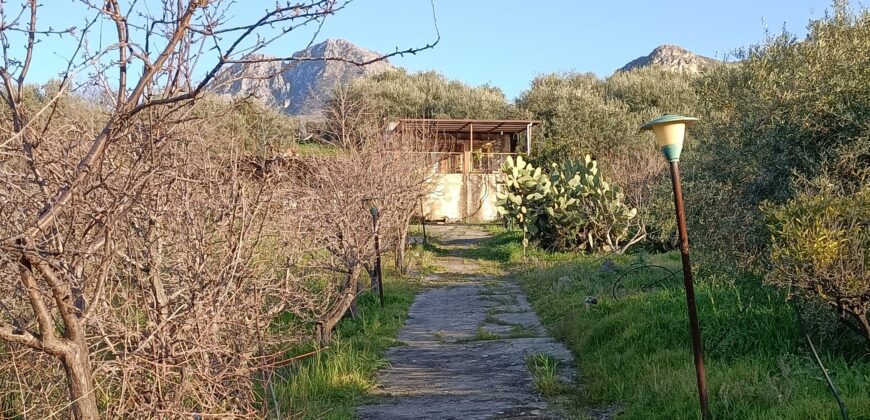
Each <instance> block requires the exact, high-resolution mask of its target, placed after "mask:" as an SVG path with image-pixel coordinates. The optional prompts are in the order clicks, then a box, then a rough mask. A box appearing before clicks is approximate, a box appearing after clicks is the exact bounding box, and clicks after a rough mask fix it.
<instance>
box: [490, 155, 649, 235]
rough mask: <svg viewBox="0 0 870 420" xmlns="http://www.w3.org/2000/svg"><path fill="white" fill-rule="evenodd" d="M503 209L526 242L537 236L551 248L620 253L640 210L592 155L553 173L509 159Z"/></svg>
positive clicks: (504, 169)
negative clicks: (612, 182) (599, 166)
mask: <svg viewBox="0 0 870 420" xmlns="http://www.w3.org/2000/svg"><path fill="white" fill-rule="evenodd" d="M502 173H503V175H504V180H503V183H504V192H503V193H499V194H498V196H497V198H498V202H497V205H498V211H499V213H500V214H502V215H503V216H504V217H506V218H507V219H508V220H510V221H511V222H513V223H514V224H515V225H517V226H519V227H522V229H523V245H524V246H527V245H528V242H529V239H535V240H537V241H538V242H540V243H541V245H542V246H544V247H545V248H549V249H578V250H584V251H587V252H597V251H605V252H609V251H616V250H619V245H620V242H621V241H623V240H624V239H625V238H626V237H627V236H628V234H629V231H630V228H631V222H632V220H633V219H634V218H635V217H636V215H637V210H636V209H633V208H630V207H628V206H627V205H625V203H624V202H623V194H622V192H621V191H620V190H619V188H618V187H616V186H614V185H611V184H610V183H609V182H608V181H607V180H606V179H605V178H604V177H603V175H602V174H601V171H600V170H599V168H598V163H597V162H596V161H595V160H594V159H592V158H591V157H590V156H588V155H587V156H586V157H585V158H584V159H583V160H577V161H567V162H564V163H562V164H561V165H557V164H554V165H552V167H551V169H550V172H549V174H547V173H545V172H543V171H542V170H541V168H535V167H534V166H533V165H531V164H529V163H527V162H525V161H524V160H523V159H522V158H521V157H518V158H517V160H516V161H514V160H513V159H508V160H507V161H506V162H505V164H504V165H503V166H502Z"/></svg>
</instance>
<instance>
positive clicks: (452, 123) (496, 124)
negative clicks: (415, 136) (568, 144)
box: [394, 118, 541, 134]
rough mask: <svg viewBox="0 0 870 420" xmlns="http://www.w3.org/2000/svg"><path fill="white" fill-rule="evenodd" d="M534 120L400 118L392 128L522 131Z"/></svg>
mask: <svg viewBox="0 0 870 420" xmlns="http://www.w3.org/2000/svg"><path fill="white" fill-rule="evenodd" d="M540 123H541V122H540V121H535V120H463V119H436V118H404V119H400V120H399V121H398V122H397V123H396V125H395V127H394V129H400V128H402V129H412V130H413V129H424V130H432V131H435V132H438V133H467V132H469V131H473V132H475V133H496V134H497V133H502V134H517V133H523V132H525V131H526V129H527V128H528V127H529V126H536V125H539V124H540Z"/></svg>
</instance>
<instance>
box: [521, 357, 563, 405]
mask: <svg viewBox="0 0 870 420" xmlns="http://www.w3.org/2000/svg"><path fill="white" fill-rule="evenodd" d="M526 366H527V367H528V368H529V372H531V374H532V380H534V382H535V388H537V389H538V391H539V392H540V393H541V394H542V395H543V396H545V397H553V396H556V395H559V394H562V393H565V392H567V391H569V387H568V386H566V385H565V383H563V382H562V379H561V378H560V377H559V360H558V359H556V358H555V357H553V356H551V355H549V354H546V353H536V354H529V355H526Z"/></svg>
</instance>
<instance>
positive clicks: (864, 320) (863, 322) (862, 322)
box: [855, 312, 870, 346]
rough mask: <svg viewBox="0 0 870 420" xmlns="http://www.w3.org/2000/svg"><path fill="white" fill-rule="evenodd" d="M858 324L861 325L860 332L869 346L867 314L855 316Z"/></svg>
mask: <svg viewBox="0 0 870 420" xmlns="http://www.w3.org/2000/svg"><path fill="white" fill-rule="evenodd" d="M855 318H856V319H857V320H858V324H859V325H861V331H863V332H864V339H866V340H867V345H868V346H870V322H868V321H867V313H866V312H864V313H860V314H855Z"/></svg>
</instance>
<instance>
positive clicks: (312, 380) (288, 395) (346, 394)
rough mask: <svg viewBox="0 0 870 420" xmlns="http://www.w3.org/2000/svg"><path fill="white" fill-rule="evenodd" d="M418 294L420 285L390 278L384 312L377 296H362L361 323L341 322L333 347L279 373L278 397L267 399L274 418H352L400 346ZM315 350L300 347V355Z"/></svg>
mask: <svg viewBox="0 0 870 420" xmlns="http://www.w3.org/2000/svg"><path fill="white" fill-rule="evenodd" d="M417 290H419V288H418V285H417V284H414V283H411V282H408V281H405V280H399V279H396V280H394V279H390V278H388V279H387V282H386V284H385V286H384V293H385V298H386V306H385V307H384V308H381V307H380V304H379V303H378V299H377V297H376V296H375V295H373V294H371V293H367V294H364V295H361V296H360V298H359V299H358V301H357V303H358V305H359V313H360V315H359V318H358V319H346V320H344V321H342V322H341V323H340V324H339V325H338V327H337V329H336V332H335V337H334V340H333V343H332V344H331V345H330V347H329V348H327V349H326V350H324V351H322V352H319V353H316V354H315V355H314V356H312V357H309V358H305V359H302V360H300V361H299V362H297V363H296V364H294V365H292V366H291V367H289V368H287V369H285V371H284V372H280V375H278V377H279V378H281V379H280V380H279V381H278V382H277V383H275V384H274V385H273V386H274V394H271V392H268V393H267V395H265V401H266V403H268V404H269V407H271V411H272V413H274V414H275V415H276V416H277V417H279V418H285V417H287V418H304V419H350V418H353V413H354V409H355V407H356V405H357V404H360V403H361V402H363V401H365V398H366V394H367V393H368V391H369V390H370V389H371V388H373V387H374V386H375V384H376V382H375V372H376V371H377V369H378V368H381V367H383V366H384V364H385V363H386V359H385V355H384V353H385V351H386V350H387V348H389V347H391V346H394V345H396V344H397V342H396V341H395V336H396V334H397V333H398V331H399V329H400V328H401V327H402V325H403V324H404V320H405V316H406V314H407V312H408V308H409V307H410V306H411V303H412V302H413V301H414V295H415V294H416V291H417ZM311 350H312V348H311V347H308V348H300V349H298V353H306V352H308V351H311ZM267 391H268V390H267ZM276 403H277V406H275V404H276Z"/></svg>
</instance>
